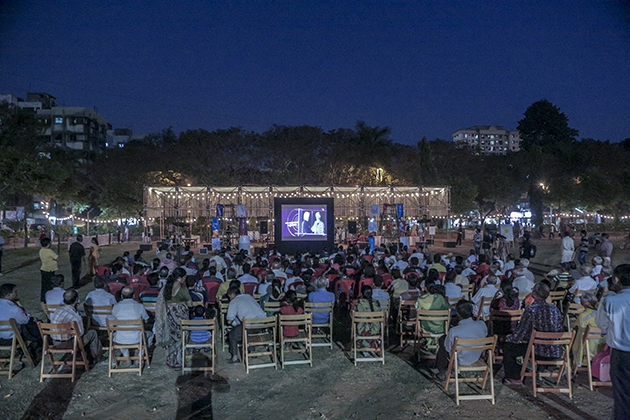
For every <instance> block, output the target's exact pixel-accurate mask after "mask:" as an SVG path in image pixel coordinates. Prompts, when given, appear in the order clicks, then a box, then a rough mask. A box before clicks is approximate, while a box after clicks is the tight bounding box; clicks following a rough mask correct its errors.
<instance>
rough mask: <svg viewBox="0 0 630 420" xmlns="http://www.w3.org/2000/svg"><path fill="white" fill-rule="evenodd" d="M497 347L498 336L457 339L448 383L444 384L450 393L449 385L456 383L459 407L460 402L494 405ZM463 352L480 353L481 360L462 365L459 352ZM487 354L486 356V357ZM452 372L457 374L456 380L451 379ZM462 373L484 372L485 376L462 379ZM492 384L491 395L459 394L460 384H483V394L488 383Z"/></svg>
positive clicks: (456, 397) (449, 368) (448, 374)
mask: <svg viewBox="0 0 630 420" xmlns="http://www.w3.org/2000/svg"><path fill="white" fill-rule="evenodd" d="M496 345H497V336H496V335H495V336H492V337H486V338H472V339H464V338H459V337H455V342H454V343H453V348H452V350H451V358H450V360H449V362H448V370H447V372H446V381H445V383H444V390H445V391H448V385H449V384H450V383H451V382H455V403H456V404H457V405H459V401H460V400H490V401H492V404H494V381H493V380H492V377H493V372H492V369H493V360H492V358H493V356H494V349H495V347H496ZM462 351H480V352H481V356H480V358H479V360H477V361H476V362H475V363H473V364H471V365H462V364H460V363H459V355H458V353H459V352H462ZM484 353H485V355H484ZM451 372H452V373H454V374H455V377H454V378H451ZM462 372H483V376H481V377H479V376H475V377H472V378H471V377H465V378H462V377H460V376H459V375H460V373H462ZM488 380H489V382H490V394H483V393H480V394H467V395H460V394H459V384H460V382H461V383H475V384H478V383H480V382H481V386H480V389H479V391H480V392H483V390H484V389H485V388H486V382H488Z"/></svg>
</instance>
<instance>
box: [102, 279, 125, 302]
mask: <svg viewBox="0 0 630 420" xmlns="http://www.w3.org/2000/svg"><path fill="white" fill-rule="evenodd" d="M125 286H126V284H125V283H118V282H114V281H112V282H109V283H106V288H107V291H108V292H109V293H111V294H112V295H114V297H115V298H116V300H117V301H120V291H121V290H122V288H123V287H125Z"/></svg>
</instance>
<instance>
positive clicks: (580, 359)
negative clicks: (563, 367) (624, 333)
mask: <svg viewBox="0 0 630 420" xmlns="http://www.w3.org/2000/svg"><path fill="white" fill-rule="evenodd" d="M580 303H581V304H582V306H583V307H584V312H582V313H581V314H580V315H578V317H577V322H576V323H575V325H576V326H577V332H576V334H575V339H574V341H573V352H574V353H573V360H574V363H576V364H577V366H578V367H580V366H583V365H585V364H586V360H585V358H584V356H585V355H586V351H585V349H584V346H583V345H582V344H583V343H582V338H583V337H584V331H585V330H586V327H588V326H591V327H597V324H595V316H596V315H597V303H598V302H597V297H596V296H595V295H594V294H593V293H591V292H584V293H583V294H582V298H581V299H580ZM587 343H588V347H589V351H590V352H591V356H594V355H596V354H597V353H599V352H600V351H602V350H603V349H604V344H606V338H605V337H601V338H600V339H599V340H594V339H591V340H588V341H587Z"/></svg>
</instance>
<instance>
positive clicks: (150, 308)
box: [142, 302, 156, 316]
mask: <svg viewBox="0 0 630 420" xmlns="http://www.w3.org/2000/svg"><path fill="white" fill-rule="evenodd" d="M155 304H156V302H142V305H143V306H144V309H146V310H147V314H149V316H155Z"/></svg>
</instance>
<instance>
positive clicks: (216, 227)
mask: <svg viewBox="0 0 630 420" xmlns="http://www.w3.org/2000/svg"><path fill="white" fill-rule="evenodd" d="M215 230H220V226H219V219H217V218H216V217H213V218H212V231H213V232H214V231H215Z"/></svg>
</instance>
